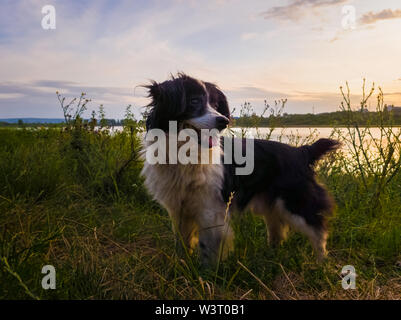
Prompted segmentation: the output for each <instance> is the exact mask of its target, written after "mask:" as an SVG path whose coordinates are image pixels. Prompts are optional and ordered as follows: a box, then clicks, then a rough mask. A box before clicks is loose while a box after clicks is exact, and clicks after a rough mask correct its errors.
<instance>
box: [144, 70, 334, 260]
mask: <svg viewBox="0 0 401 320" xmlns="http://www.w3.org/2000/svg"><path fill="white" fill-rule="evenodd" d="M145 87H146V88H147V89H148V92H149V97H150V98H151V102H150V104H149V105H148V107H150V109H149V112H148V115H147V120H146V129H147V134H149V132H150V131H151V130H153V129H159V130H163V132H165V133H166V135H167V136H168V135H169V134H173V133H170V132H169V123H170V122H171V121H176V123H177V128H178V132H179V131H180V130H183V129H185V128H192V129H194V130H196V131H197V132H199V131H200V130H201V129H217V130H218V131H222V130H223V129H225V128H226V126H227V125H228V124H229V119H230V110H229V107H228V103H227V99H226V97H225V95H224V94H223V93H222V92H221V91H220V90H219V89H218V87H217V86H216V85H214V84H212V83H209V82H203V81H200V80H197V79H194V78H192V77H189V76H187V75H185V74H182V73H180V74H178V75H177V76H176V77H172V78H171V79H170V80H167V81H164V82H162V83H156V82H152V83H151V84H150V85H148V86H145ZM246 140H247V139H242V142H241V143H242V144H243V145H245V143H246ZM198 142H199V148H201V145H200V140H199V141H198ZM253 142H254V152H253V155H254V159H253V160H254V169H253V172H252V173H250V174H249V175H236V174H235V169H236V167H237V166H238V165H237V164H235V162H234V163H231V164H224V163H215V164H213V163H212V164H193V163H189V164H180V163H176V162H174V163H173V164H172V163H169V160H168V159H167V162H166V164H157V163H156V164H150V163H149V162H147V161H145V163H144V168H143V171H142V174H143V176H144V177H145V185H146V187H147V188H148V190H149V192H150V193H151V194H152V195H153V196H154V198H155V199H156V200H157V201H158V202H159V203H161V204H162V205H163V206H164V207H165V208H166V209H167V211H168V213H169V215H170V217H171V218H172V220H173V229H174V230H175V232H177V233H178V234H179V235H180V237H182V238H181V239H182V240H183V242H184V244H185V245H186V246H187V248H188V249H193V248H194V247H195V246H196V245H197V243H199V248H200V252H201V257H202V260H203V261H204V262H205V263H211V262H213V261H215V259H216V258H217V256H218V254H219V253H221V252H222V251H220V249H221V244H222V240H223V239H224V246H222V247H224V250H223V252H227V250H226V249H229V248H230V246H231V240H230V239H232V233H231V229H230V227H229V223H228V220H227V212H228V211H229V212H230V214H231V213H232V212H234V211H244V210H248V209H250V210H252V212H254V213H255V214H259V215H262V216H263V217H264V219H265V222H266V225H267V229H268V234H269V242H270V243H271V244H272V245H276V244H279V243H280V242H281V241H282V240H284V239H285V237H286V234H287V231H288V227H289V226H291V227H292V228H294V229H295V230H298V231H300V232H302V233H304V234H305V235H306V236H307V237H308V238H309V240H310V241H311V243H312V245H313V247H314V249H315V251H316V253H317V256H318V258H319V259H320V258H323V257H324V256H325V255H326V238H327V228H326V217H327V216H328V215H329V214H330V213H331V211H332V203H333V202H332V199H331V197H330V196H329V194H328V193H327V191H326V190H325V189H324V188H323V187H322V186H321V185H320V184H319V183H318V182H317V181H316V179H315V174H314V171H313V165H314V164H315V163H316V161H317V160H319V159H320V158H321V157H322V156H323V155H324V154H326V153H327V152H329V151H331V150H335V149H336V148H337V147H339V143H338V142H337V141H334V140H330V139H320V140H318V141H317V142H315V143H314V144H312V145H304V146H301V147H292V146H289V145H286V144H283V143H279V142H273V141H267V140H257V139H255V140H254V141H253ZM149 145H150V144H149V143H148V142H145V145H144V152H146V150H147V148H149ZM168 148H169V146H167V149H168ZM207 148H209V149H210V150H213V149H218V150H219V152H221V154H223V144H222V143H215V142H213V139H211V138H210V140H209V144H208V145H207ZM228 203H230V205H229V206H228Z"/></svg>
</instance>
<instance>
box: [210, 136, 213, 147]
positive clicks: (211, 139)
mask: <svg viewBox="0 0 401 320" xmlns="http://www.w3.org/2000/svg"><path fill="white" fill-rule="evenodd" d="M211 147H213V138H212V137H209V148H211Z"/></svg>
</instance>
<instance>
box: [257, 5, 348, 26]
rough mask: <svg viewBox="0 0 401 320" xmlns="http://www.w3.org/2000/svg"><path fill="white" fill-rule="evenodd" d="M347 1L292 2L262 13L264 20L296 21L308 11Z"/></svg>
mask: <svg viewBox="0 0 401 320" xmlns="http://www.w3.org/2000/svg"><path fill="white" fill-rule="evenodd" d="M346 1H347V0H293V1H292V2H291V3H290V4H288V5H286V6H278V7H272V8H270V9H269V10H267V11H265V12H262V13H261V15H262V16H263V17H264V18H265V19H279V20H290V21H298V20H299V19H300V18H301V17H303V16H304V15H305V13H306V12H307V10H308V9H316V8H322V7H330V6H333V5H338V4H341V3H344V2H346Z"/></svg>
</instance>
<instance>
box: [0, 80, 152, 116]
mask: <svg viewBox="0 0 401 320" xmlns="http://www.w3.org/2000/svg"><path fill="white" fill-rule="evenodd" d="M57 90H58V91H60V94H61V95H62V96H63V97H64V96H65V97H66V100H67V101H69V100H70V99H72V98H75V97H79V96H80V94H81V92H85V93H86V94H87V97H88V98H89V99H91V100H92V101H91V102H90V103H89V104H88V111H87V115H89V114H90V112H91V111H92V110H97V108H98V107H99V105H100V104H104V106H105V109H106V116H108V117H111V118H122V117H123V115H124V109H125V107H126V106H127V105H129V104H132V105H134V106H135V108H134V112H135V115H136V116H139V115H140V112H141V111H143V110H141V106H144V105H146V103H147V99H146V98H145V94H144V92H140V90H136V91H137V92H136V91H134V88H133V87H132V88H129V87H108V86H84V85H82V84H80V83H77V82H72V81H57V80H56V81H51V80H37V81H31V82H15V81H14V82H0V101H1V103H0V114H1V117H8V118H13V117H21V115H23V116H37V117H55V118H57V117H62V111H61V107H60V106H59V102H58V100H57V97H56V91H57ZM28 101H29V102H28Z"/></svg>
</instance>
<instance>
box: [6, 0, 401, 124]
mask: <svg viewBox="0 0 401 320" xmlns="http://www.w3.org/2000/svg"><path fill="white" fill-rule="evenodd" d="M45 5H53V6H54V7H55V9H56V29H55V30H44V29H43V28H42V26H41V20H42V18H43V16H44V15H43V14H42V13H41V10H42V7H43V6H45ZM346 5H352V6H354V8H355V13H356V25H355V28H354V29H345V28H344V27H343V24H342V22H343V19H344V14H343V13H342V8H343V6H346ZM0 57H1V58H0V118H11V117H12V118H18V117H48V118H50V117H53V118H55V117H62V112H61V109H60V108H59V106H58V103H57V98H56V95H55V91H56V90H59V91H60V92H61V93H62V94H63V95H66V96H68V97H72V96H78V95H79V94H80V92H82V91H84V92H86V93H87V95H88V97H90V98H92V103H91V104H90V105H89V110H92V109H97V107H98V105H99V104H103V105H104V106H105V109H106V115H107V117H109V118H122V117H123V115H124V110H125V107H126V106H127V105H128V104H132V105H133V106H134V107H135V112H136V113H137V114H138V113H139V111H140V107H141V106H143V105H145V104H146V103H147V99H146V98H145V97H144V96H145V92H144V91H143V89H142V88H140V87H137V86H138V85H140V84H144V83H147V82H148V80H149V79H154V80H156V81H163V80H165V79H167V77H168V76H169V74H170V73H176V72H177V71H184V72H185V73H187V74H189V75H192V76H194V77H198V78H200V79H203V80H206V81H211V82H215V83H216V84H218V85H219V86H220V87H221V88H222V90H223V91H224V92H225V93H226V95H227V97H228V98H229V102H230V105H231V107H236V108H237V109H238V107H239V106H240V104H241V103H243V102H244V101H250V102H251V103H252V104H253V105H254V107H255V109H256V110H261V108H262V106H263V101H264V99H267V100H268V101H269V102H273V101H274V99H278V98H288V103H287V107H286V112H288V113H309V112H312V110H313V109H314V111H315V113H319V112H326V111H335V110H337V109H338V105H339V103H340V101H341V97H340V94H339V86H340V85H343V84H345V81H348V82H349V83H350V87H351V91H352V92H353V93H354V94H359V93H360V92H361V85H362V79H363V78H366V80H367V83H371V82H375V83H376V84H377V85H380V86H381V87H382V88H383V91H384V92H385V94H386V95H385V102H386V103H388V104H395V105H399V106H401V1H400V0H382V1H376V0H348V1H347V0H303V1H301V0H288V1H283V0H281V1H276V0H272V1H267V0H261V1H256V0H255V1H254V0H249V1H243V0H238V1H237V0H214V1H213V0H211V1H195V0H193V1H184V0H181V1H178V0H177V1H166V0H159V1H139V0H134V1H132V0H129V1H128V0H114V1H99V0H96V1H52V0H45V1H41V0H2V1H1V2H0ZM357 99H358V97H357V96H355V97H354V103H355V104H357V103H358V100H357ZM372 108H373V101H372ZM88 115H89V112H88Z"/></svg>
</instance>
